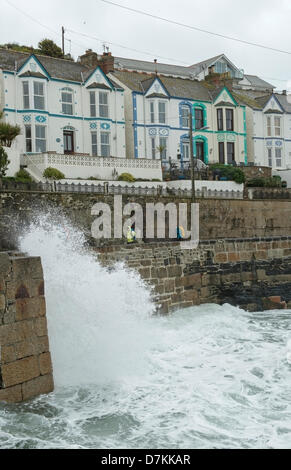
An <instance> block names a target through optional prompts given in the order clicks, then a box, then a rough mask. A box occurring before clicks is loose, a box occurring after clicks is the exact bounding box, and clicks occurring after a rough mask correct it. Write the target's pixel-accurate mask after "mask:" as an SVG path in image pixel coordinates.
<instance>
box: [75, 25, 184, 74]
mask: <svg viewBox="0 0 291 470" xmlns="http://www.w3.org/2000/svg"><path fill="white" fill-rule="evenodd" d="M67 31H69V32H70V33H73V34H77V35H79V36H83V37H85V38H90V39H94V40H95V41H99V42H101V43H102V44H103V43H106V44H111V45H112V46H116V47H120V48H122V49H127V50H129V51H134V52H138V53H140V54H145V55H148V56H150V57H151V58H153V57H158V58H159V59H164V60H171V61H173V62H176V63H180V64H183V65H185V66H188V64H187V63H186V62H182V61H179V60H176V59H172V58H170V57H162V56H158V55H156V54H155V53H154V52H146V51H141V50H139V49H133V48H132V47H127V46H123V45H122V44H119V43H114V42H110V41H106V40H105V39H100V38H96V37H95V36H91V35H89V34H85V33H80V32H77V31H74V30H72V29H67Z"/></svg>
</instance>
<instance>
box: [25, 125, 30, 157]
mask: <svg viewBox="0 0 291 470" xmlns="http://www.w3.org/2000/svg"><path fill="white" fill-rule="evenodd" d="M25 151H26V152H28V153H30V152H32V137H31V126H30V125H26V126H25Z"/></svg>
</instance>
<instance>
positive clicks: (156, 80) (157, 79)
mask: <svg viewBox="0 0 291 470" xmlns="http://www.w3.org/2000/svg"><path fill="white" fill-rule="evenodd" d="M156 82H159V84H160V85H161V87H162V88H163V90H164V92H165V93H166V95H167V96H168V97H170V94H169V92H168V90H167V89H166V87H165V85H164V84H163V83H162V82H161V80H160V79H159V77H156V78H155V80H154V81H153V83H152V84H151V86H150V88H149V89H148V91H147V92H146V94H148V93H149V92H150V90H151V89H152V87H153V86H154V84H155V83H156Z"/></svg>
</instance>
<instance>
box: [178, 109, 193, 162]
mask: <svg viewBox="0 0 291 470" xmlns="http://www.w3.org/2000/svg"><path fill="white" fill-rule="evenodd" d="M185 106H187V107H188V108H189V110H190V111H191V112H192V103H191V102H190V101H181V102H180V103H179V120H180V127H181V129H187V127H184V126H183V116H182V108H183V107H185ZM181 155H182V154H181Z"/></svg>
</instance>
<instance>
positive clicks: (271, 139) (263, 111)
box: [253, 93, 291, 170]
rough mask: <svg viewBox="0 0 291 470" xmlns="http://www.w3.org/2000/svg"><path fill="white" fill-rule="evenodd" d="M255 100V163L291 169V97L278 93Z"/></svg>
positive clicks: (274, 167)
mask: <svg viewBox="0 0 291 470" xmlns="http://www.w3.org/2000/svg"><path fill="white" fill-rule="evenodd" d="M255 101H256V102H257V108H254V109H253V119H254V135H253V141H254V160H255V163H256V164H258V165H263V166H269V167H272V168H273V169H274V170H276V169H277V170H283V169H291V96H288V95H287V93H283V94H277V93H276V94H272V95H268V96H265V97H262V98H257V99H256V100H255Z"/></svg>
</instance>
